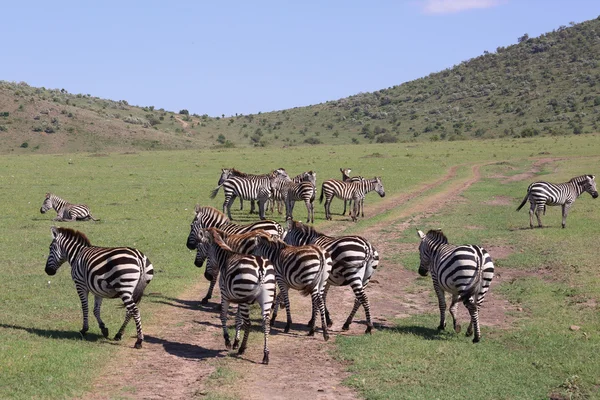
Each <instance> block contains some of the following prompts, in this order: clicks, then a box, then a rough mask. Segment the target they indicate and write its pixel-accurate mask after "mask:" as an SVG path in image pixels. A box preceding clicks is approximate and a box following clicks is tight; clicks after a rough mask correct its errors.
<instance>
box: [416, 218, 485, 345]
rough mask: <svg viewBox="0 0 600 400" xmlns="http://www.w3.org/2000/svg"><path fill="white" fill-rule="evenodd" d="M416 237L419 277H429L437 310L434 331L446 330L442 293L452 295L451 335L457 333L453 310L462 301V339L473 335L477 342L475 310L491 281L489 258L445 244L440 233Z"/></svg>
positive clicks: (478, 251) (475, 248)
mask: <svg viewBox="0 0 600 400" xmlns="http://www.w3.org/2000/svg"><path fill="white" fill-rule="evenodd" d="M417 234H418V236H419V238H420V239H421V243H420V244H419V254H420V257H421V263H420V265H419V275H421V276H427V274H428V273H431V278H432V281H433V289H434V290H435V294H436V295H437V298H438V305H439V309H440V324H439V326H438V329H439V330H443V329H444V328H445V327H446V297H445V292H448V293H450V294H451V295H452V302H451V303H450V315H451V316H452V322H453V326H454V330H455V332H456V333H460V331H461V327H460V324H459V323H458V321H457V320H456V310H457V308H458V302H459V301H462V303H463V304H464V306H465V307H466V308H467V310H468V311H469V314H470V316H471V322H470V324H469V327H468V328H467V332H466V335H467V336H471V335H473V332H475V336H474V337H473V343H477V342H479V340H480V338H481V331H480V328H479V309H480V307H481V304H482V303H483V300H484V298H485V295H486V293H487V292H488V290H489V288H490V284H491V282H492V278H493V277H494V264H493V262H492V257H490V255H489V253H488V252H487V251H485V249H483V248H482V247H479V246H475V245H462V246H455V245H452V244H448V239H447V238H446V236H445V235H444V234H443V233H442V231H441V230H430V231H429V232H427V234H424V233H423V232H422V231H420V230H418V229H417Z"/></svg>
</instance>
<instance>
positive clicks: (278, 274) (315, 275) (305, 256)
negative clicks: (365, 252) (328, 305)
mask: <svg viewBox="0 0 600 400" xmlns="http://www.w3.org/2000/svg"><path fill="white" fill-rule="evenodd" d="M253 254H255V255H257V256H262V257H266V258H268V259H269V260H271V262H272V263H273V265H274V266H275V279H276V280H277V286H278V287H279V291H280V293H281V295H282V296H283V301H284V303H285V310H286V314H287V323H286V325H285V329H284V332H285V333H287V332H289V330H290V326H291V325H292V314H291V311H290V299H289V296H288V290H289V289H290V288H292V289H295V290H299V291H300V294H302V295H303V296H308V295H309V294H310V295H311V299H312V305H313V308H312V310H313V311H312V318H311V321H312V324H311V325H310V331H309V332H308V336H313V335H314V334H315V320H316V312H317V310H318V311H319V313H320V314H321V326H322V329H323V338H324V339H325V341H327V340H329V333H328V332H327V323H326V321H325V304H324V303H323V293H324V291H325V285H326V282H327V279H328V278H329V274H330V272H331V267H332V261H331V256H330V254H329V253H327V252H326V251H325V250H323V249H322V248H321V247H319V246H317V245H306V246H289V245H287V244H286V243H284V242H283V241H281V240H280V239H274V238H271V237H268V236H257V238H256V247H255V248H254V252H253ZM280 297H281V296H279V297H277V300H276V301H275V306H274V308H273V317H272V319H271V325H272V324H273V323H274V322H275V318H277V308H278V307H277V306H278V305H279V299H280Z"/></svg>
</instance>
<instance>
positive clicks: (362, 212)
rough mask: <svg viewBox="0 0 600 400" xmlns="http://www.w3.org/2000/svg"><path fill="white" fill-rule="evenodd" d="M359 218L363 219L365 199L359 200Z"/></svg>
mask: <svg viewBox="0 0 600 400" xmlns="http://www.w3.org/2000/svg"><path fill="white" fill-rule="evenodd" d="M360 216H361V217H363V218H364V217H365V199H364V198H363V199H361V200H360Z"/></svg>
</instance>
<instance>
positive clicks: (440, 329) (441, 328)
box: [437, 322, 446, 331]
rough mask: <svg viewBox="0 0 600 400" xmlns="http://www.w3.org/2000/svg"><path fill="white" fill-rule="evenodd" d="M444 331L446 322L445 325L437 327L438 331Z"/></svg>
mask: <svg viewBox="0 0 600 400" xmlns="http://www.w3.org/2000/svg"><path fill="white" fill-rule="evenodd" d="M444 329H446V323H445V322H444V323H443V324H440V325H439V326H438V327H437V330H438V331H443V330H444Z"/></svg>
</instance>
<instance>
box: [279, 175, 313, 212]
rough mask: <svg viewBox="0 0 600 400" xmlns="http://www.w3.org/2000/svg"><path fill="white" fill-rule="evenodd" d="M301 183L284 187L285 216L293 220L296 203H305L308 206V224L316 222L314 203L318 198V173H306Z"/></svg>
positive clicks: (292, 183) (293, 183) (291, 183)
mask: <svg viewBox="0 0 600 400" xmlns="http://www.w3.org/2000/svg"><path fill="white" fill-rule="evenodd" d="M304 174H305V177H303V178H302V179H303V180H302V181H300V182H289V183H287V184H286V185H285V187H284V189H283V190H284V193H285V195H284V199H285V216H286V219H288V218H289V219H292V218H293V216H292V213H293V211H294V204H295V203H296V201H304V204H305V205H306V212H307V217H306V223H314V222H315V207H314V201H315V197H316V183H317V173H316V172H313V171H309V172H305V173H304Z"/></svg>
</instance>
